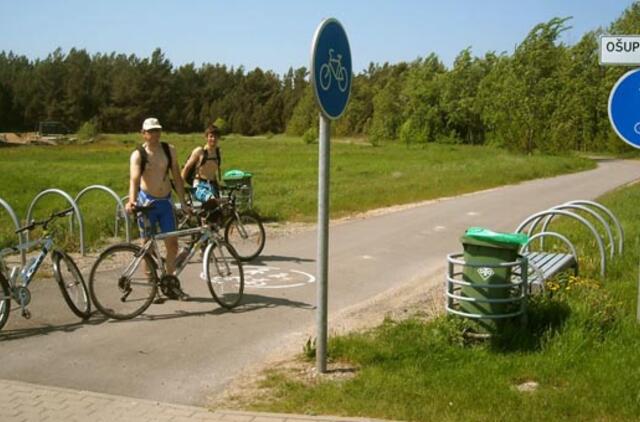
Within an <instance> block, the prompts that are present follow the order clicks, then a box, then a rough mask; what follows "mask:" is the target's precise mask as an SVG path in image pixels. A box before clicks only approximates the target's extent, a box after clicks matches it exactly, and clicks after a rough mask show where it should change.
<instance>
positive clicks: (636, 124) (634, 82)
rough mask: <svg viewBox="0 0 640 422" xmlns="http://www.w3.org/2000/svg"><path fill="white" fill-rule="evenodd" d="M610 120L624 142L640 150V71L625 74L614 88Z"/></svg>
mask: <svg viewBox="0 0 640 422" xmlns="http://www.w3.org/2000/svg"><path fill="white" fill-rule="evenodd" d="M609 120H610V121H611V126H613V130H615V131H616V133H617V134H618V136H619V137H620V138H621V139H622V140H623V141H625V142H626V143H628V144H629V145H631V146H632V147H634V148H640V69H636V70H632V71H631V72H627V73H625V74H624V75H623V76H622V77H621V78H620V79H618V82H616V84H615V85H614V86H613V89H612V90H611V94H609Z"/></svg>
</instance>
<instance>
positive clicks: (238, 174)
mask: <svg viewBox="0 0 640 422" xmlns="http://www.w3.org/2000/svg"><path fill="white" fill-rule="evenodd" d="M251 176H253V174H251V173H249V172H248V171H242V170H237V169H233V170H229V171H227V172H225V174H224V176H223V177H222V178H223V179H224V180H240V179H246V178H248V177H251Z"/></svg>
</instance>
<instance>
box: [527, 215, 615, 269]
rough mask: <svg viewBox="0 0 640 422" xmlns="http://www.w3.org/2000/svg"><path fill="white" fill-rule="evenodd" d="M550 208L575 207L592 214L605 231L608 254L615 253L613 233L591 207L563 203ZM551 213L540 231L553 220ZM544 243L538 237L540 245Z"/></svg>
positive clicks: (530, 231) (544, 230)
mask: <svg viewBox="0 0 640 422" xmlns="http://www.w3.org/2000/svg"><path fill="white" fill-rule="evenodd" d="M550 209H552V210H566V209H575V210H581V211H584V212H586V213H588V214H590V215H592V216H593V217H594V218H595V219H596V220H598V221H599V222H600V223H601V224H602V225H603V226H604V229H605V231H606V233H607V237H608V239H609V249H610V255H611V258H613V257H614V255H615V253H616V245H615V241H614V239H613V234H612V233H611V227H610V226H609V223H607V221H606V220H605V219H604V218H602V216H601V215H600V214H598V213H597V212H595V211H593V210H592V209H591V208H587V207H585V206H583V205H578V204H563V205H558V206H555V207H553V208H550ZM553 217H554V216H553V215H549V216H547V217H546V218H545V221H544V224H543V225H542V231H543V232H546V231H547V228H548V227H549V224H551V220H553ZM539 221H540V220H538V221H536V222H535V223H534V224H532V228H534V229H535V226H536V225H537V223H538V222H539ZM532 231H533V230H531V229H530V230H529V233H532ZM543 244H544V240H543V239H540V245H541V246H543Z"/></svg>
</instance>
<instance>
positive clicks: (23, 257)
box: [0, 198, 27, 265]
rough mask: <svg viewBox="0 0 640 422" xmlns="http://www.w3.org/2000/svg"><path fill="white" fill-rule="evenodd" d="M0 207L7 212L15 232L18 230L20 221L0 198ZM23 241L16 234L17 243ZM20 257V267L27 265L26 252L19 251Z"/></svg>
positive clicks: (20, 235) (20, 236) (9, 206)
mask: <svg viewBox="0 0 640 422" xmlns="http://www.w3.org/2000/svg"><path fill="white" fill-rule="evenodd" d="M0 205H2V207H3V208H4V209H5V210H6V211H7V213H8V214H9V217H11V221H13V224H14V225H15V226H16V230H18V229H19V228H20V220H19V219H18V216H17V215H16V213H15V211H14V210H13V208H11V205H9V203H8V202H7V201H5V200H4V199H2V198H0ZM23 240H24V238H23V234H22V233H18V243H23ZM20 257H21V259H22V265H25V264H26V263H27V252H26V251H25V250H21V251H20Z"/></svg>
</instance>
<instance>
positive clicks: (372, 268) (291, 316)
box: [0, 160, 640, 405]
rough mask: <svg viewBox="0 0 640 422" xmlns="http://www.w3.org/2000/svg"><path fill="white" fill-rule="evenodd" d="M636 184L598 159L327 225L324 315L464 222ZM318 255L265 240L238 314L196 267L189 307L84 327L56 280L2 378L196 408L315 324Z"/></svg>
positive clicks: (436, 257)
mask: <svg viewBox="0 0 640 422" xmlns="http://www.w3.org/2000/svg"><path fill="white" fill-rule="evenodd" d="M638 178H640V163H638V162H634V161H616V160H610V161H602V162H601V163H600V165H599V167H598V168H597V169H595V170H591V171H587V172H582V173H577V174H572V175H566V176H559V177H554V178H549V179H543V180H535V181H531V182H526V183H522V184H519V185H513V186H507V187H503V188H498V189H493V190H489V191H485V192H480V193H476V194H470V195H465V196H462V197H456V198H450V199H444V200H439V201H433V202H430V203H427V204H424V205H421V206H416V207H411V208H408V209H404V210H402V211H398V212H394V213H388V214H384V215H379V216H374V217H370V218H366V219H353V220H352V221H346V222H341V223H339V224H334V225H332V228H331V236H330V269H329V273H330V295H329V308H330V312H335V311H337V310H340V309H344V308H345V307H348V306H350V305H354V304H357V303H359V302H362V301H364V300H366V299H368V298H371V297H373V296H375V295H377V294H379V293H381V292H383V291H385V290H387V289H389V288H392V287H396V286H398V285H400V284H403V283H405V282H407V281H408V280H411V279H415V278H416V277H418V276H425V275H428V274H433V273H434V272H435V271H438V270H439V269H441V268H443V267H444V256H445V255H446V254H447V253H449V252H452V251H456V250H458V249H459V237H460V235H461V234H462V232H463V231H464V229H465V228H466V227H468V226H472V225H483V226H487V227H490V228H493V229H496V230H513V229H514V228H515V227H516V226H517V224H518V223H519V222H520V221H522V220H523V219H524V218H525V217H527V216H528V215H530V214H532V213H533V212H536V211H539V210H542V209H545V208H548V207H550V206H552V205H556V204H559V203H561V202H564V201H568V200H572V199H593V198H595V197H597V196H599V195H601V194H602V193H604V192H606V191H608V190H611V189H613V188H615V187H617V186H620V185H622V184H625V183H628V182H631V181H633V180H636V179H638ZM425 183H429V181H428V180H427V181H425ZM315 248H316V234H315V232H314V231H308V232H302V233H298V234H295V235H292V236H290V237H287V238H280V239H275V240H269V241H268V243H267V246H266V248H265V250H264V252H263V256H262V257H261V259H260V260H259V261H257V262H254V263H252V264H251V265H250V266H248V267H247V268H246V269H247V271H248V272H251V283H249V285H248V286H247V289H246V292H245V296H246V297H245V300H244V304H243V306H241V307H240V308H239V309H238V310H236V311H235V312H226V311H224V310H222V309H221V308H220V307H219V306H217V305H216V304H215V303H214V302H213V301H212V299H211V298H210V295H209V292H208V290H207V288H206V286H205V285H204V284H203V282H202V281H201V280H200V279H199V273H200V266H199V264H197V263H193V264H191V265H190V266H189V267H188V268H187V270H186V271H185V274H184V275H183V276H182V277H181V278H182V280H183V286H184V289H185V290H186V291H187V292H188V293H189V294H191V296H192V300H191V301H189V302H167V303H165V304H163V305H152V306H151V308H150V309H149V310H148V311H147V312H146V313H145V315H143V316H142V317H139V318H137V319H135V320H131V321H123V322H116V321H106V320H104V319H103V318H100V317H99V316H95V317H94V318H92V319H91V320H90V321H89V322H88V323H84V324H82V323H79V322H78V320H77V319H76V318H75V317H74V316H73V315H72V314H71V313H70V311H68V310H67V309H66V308H65V305H64V303H63V300H62V298H61V296H60V293H59V292H58V291H57V290H56V289H57V286H55V285H54V283H48V284H47V283H39V284H34V292H33V296H34V303H33V305H32V306H31V310H32V312H33V315H34V316H33V319H32V320H30V321H25V320H23V319H21V318H20V317H19V315H17V313H16V314H12V315H11V319H10V321H9V323H8V324H7V326H6V327H5V330H3V332H1V333H0V351H1V352H2V356H3V364H2V366H0V378H4V379H11V380H20V381H26V382H33V383H38V384H45V385H52V386H60V387H67V388H74V389H82V390H89V391H94V392H102V393H109V394H119V395H125V396H131V397H136V398H142V399H151V400H161V401H168V402H173V403H181V404H190V405H192V404H195V405H203V404H205V403H206V402H207V400H208V398H209V396H210V395H211V394H215V393H217V392H220V391H222V390H223V389H224V387H225V386H226V385H228V383H229V381H230V380H231V379H232V378H233V377H234V376H236V375H237V374H239V373H240V372H241V371H242V370H243V368H245V367H247V366H249V365H252V364H254V363H256V362H258V361H260V360H261V359H263V358H264V357H265V356H266V355H269V354H271V353H273V352H274V351H278V350H279V349H280V348H282V342H283V339H284V338H286V337H287V336H288V335H290V334H292V333H295V332H299V331H301V330H305V329H307V328H308V327H309V326H312V324H313V323H314V319H315V310H314V303H315V292H316V285H315V283H313V282H310V281H312V279H311V278H310V276H309V275H313V274H314V273H315V262H314V261H315V254H316V252H315ZM260 266H269V267H270V268H268V269H265V268H261V267H260ZM308 274H309V275H308ZM434 282H440V280H439V279H438V280H437V281H434ZM301 349H302V344H301V345H300V350H301Z"/></svg>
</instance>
